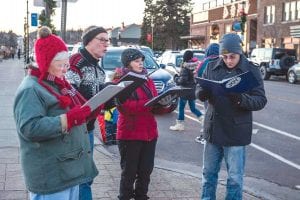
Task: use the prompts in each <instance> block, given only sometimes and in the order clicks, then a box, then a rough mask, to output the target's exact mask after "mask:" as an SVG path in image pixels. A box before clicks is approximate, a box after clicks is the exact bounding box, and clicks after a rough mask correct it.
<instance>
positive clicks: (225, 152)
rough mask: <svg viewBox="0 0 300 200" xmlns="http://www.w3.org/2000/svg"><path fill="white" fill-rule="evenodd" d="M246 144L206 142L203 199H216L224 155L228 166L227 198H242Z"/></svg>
mask: <svg viewBox="0 0 300 200" xmlns="http://www.w3.org/2000/svg"><path fill="white" fill-rule="evenodd" d="M245 154H246V148H245V146H230V147H223V146H217V145H214V144H212V143H209V142H206V143H205V145H204V151H203V172H202V195H201V199H202V200H215V199H216V189H217V184H218V173H219V171H220V168H221V163H222V160H223V157H224V160H225V163H226V168H227V174H228V178H227V187H226V198H225V199H226V200H229V199H230V200H241V199H242V197H243V175H244V168H245Z"/></svg>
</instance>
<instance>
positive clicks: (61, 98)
mask: <svg viewBox="0 0 300 200" xmlns="http://www.w3.org/2000/svg"><path fill="white" fill-rule="evenodd" d="M35 54H36V62H37V64H38V68H32V69H31V70H30V71H29V75H28V76H26V77H25V78H24V80H23V82H22V83H21V85H20V86H19V88H18V90H17V93H16V97H15V102H14V118H15V122H16V127H17V132H18V136H19V140H20V151H21V163H22V168H23V172H24V177H25V184H26V187H27V188H28V190H29V191H30V199H31V200H42V199H43V200H45V199H47V200H52V199H53V200H54V199H55V200H57V199H68V200H78V199H79V185H80V184H81V183H84V182H86V181H92V180H93V178H94V177H95V176H96V175H97V174H98V171H97V169H96V166H95V164H94V161H93V159H92V155H91V152H90V143H89V140H88V138H87V136H86V134H85V133H86V132H87V128H86V119H87V118H88V117H90V115H91V110H90V108H89V107H87V106H85V107H81V106H82V104H83V103H84V102H85V99H84V98H83V97H82V96H81V95H80V94H79V93H78V92H77V91H76V90H75V89H74V88H73V87H72V86H71V85H70V84H69V83H68V82H67V81H66V80H65V78H64V75H65V73H66V72H67V70H68V68H69V66H70V65H69V59H68V49H67V47H66V45H65V43H64V42H63V41H62V40H61V39H60V38H58V37H57V36H55V35H53V34H51V31H50V29H49V28H48V27H42V28H41V29H40V30H39V38H38V39H37V41H36V43H35Z"/></svg>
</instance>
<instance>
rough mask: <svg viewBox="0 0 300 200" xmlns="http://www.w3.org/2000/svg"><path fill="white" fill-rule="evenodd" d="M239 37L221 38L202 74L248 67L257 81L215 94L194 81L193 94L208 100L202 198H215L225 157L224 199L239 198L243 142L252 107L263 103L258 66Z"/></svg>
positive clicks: (221, 74)
mask: <svg viewBox="0 0 300 200" xmlns="http://www.w3.org/2000/svg"><path fill="white" fill-rule="evenodd" d="M241 42H242V41H241V39H240V37H239V36H238V35H237V34H235V33H228V34H225V35H223V37H222V39H221V40H220V49H219V51H220V58H218V59H216V60H215V61H213V62H210V63H208V66H207V68H206V70H205V71H204V73H203V77H204V78H206V79H211V80H216V81H220V80H223V79H225V78H230V77H233V76H236V75H238V74H241V73H244V72H247V71H249V72H250V73H252V74H253V75H254V77H255V78H256V79H257V81H258V82H259V85H258V86H256V87H254V88H253V89H251V90H250V91H247V92H244V93H229V94H226V95H221V94H220V95H217V94H215V93H212V91H209V90H205V89H203V88H201V86H199V85H197V88H196V97H197V98H199V99H200V100H201V101H206V100H208V102H209V104H208V108H207V111H206V114H205V119H204V138H205V140H206V143H205V144H204V150H203V168H202V170H203V171H202V194H201V199H216V189H217V184H218V173H219V171H220V168H221V163H222V160H223V158H224V161H225V163H226V169H227V175H228V177H227V187H226V190H227V191H226V197H225V199H235V200H241V199H242V198H243V197H242V194H243V175H244V169H245V162H246V146H247V145H248V144H250V143H251V136H252V122H253V119H252V111H258V110H261V109H263V108H264V107H265V105H266V103H267V98H266V96H265V90H264V84H263V80H262V78H261V75H260V71H259V68H258V67H257V66H256V65H254V64H253V63H251V62H249V61H248V60H247V58H246V57H245V56H244V54H243V51H242V46H241Z"/></svg>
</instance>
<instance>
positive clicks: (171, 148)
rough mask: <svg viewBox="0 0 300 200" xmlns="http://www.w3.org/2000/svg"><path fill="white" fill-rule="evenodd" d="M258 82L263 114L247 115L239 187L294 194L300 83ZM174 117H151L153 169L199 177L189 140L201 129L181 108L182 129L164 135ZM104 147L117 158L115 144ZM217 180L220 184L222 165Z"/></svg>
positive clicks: (195, 146)
mask: <svg viewBox="0 0 300 200" xmlns="http://www.w3.org/2000/svg"><path fill="white" fill-rule="evenodd" d="M264 84H265V90H266V96H267V98H268V103H267V105H266V107H265V108H264V109H263V110H261V111H257V112H253V136H252V143H251V144H250V145H249V146H248V148H247V160H246V173H245V187H247V186H248V184H249V185H251V188H250V190H252V191H253V192H261V193H274V196H278V195H280V194H279V193H280V190H277V189H276V188H280V187H284V188H286V189H287V190H289V191H290V192H295V193H300V192H299V190H297V189H295V188H298V189H299V185H300V157H299V154H298V152H299V149H300V132H299V128H300V125H299V119H300V84H299V83H298V84H294V85H292V84H289V83H288V82H287V81H286V80H285V79H283V78H281V77H280V78H277V77H275V78H273V79H271V80H269V81H265V82H264ZM197 107H198V108H199V109H200V110H201V111H203V109H204V107H203V104H202V103H200V102H199V101H198V100H197ZM177 113H178V112H177V110H176V111H175V112H173V113H171V114H167V115H163V116H157V121H158V126H159V134H160V136H159V140H158V144H157V153H156V165H158V166H161V167H164V168H169V169H173V170H177V171H182V172H184V173H190V174H192V175H195V176H199V177H200V176H201V166H202V150H203V145H202V144H199V143H196V142H195V141H194V139H195V137H196V136H198V135H199V131H200V128H201V125H200V124H199V122H198V120H197V119H196V118H195V116H193V114H192V113H191V112H190V111H189V109H188V105H187V106H186V113H185V114H186V115H185V116H186V118H185V131H183V132H176V131H170V130H169V126H170V125H173V124H174V123H175V120H176V117H177ZM108 149H109V151H110V152H112V153H115V154H118V151H117V148H116V147H115V146H114V147H108ZM220 176H221V182H224V184H225V183H226V181H224V180H226V173H225V165H224V163H223V166H222V172H221V174H220ZM257 182H259V183H260V184H256V183H257ZM264 182H266V183H270V184H271V183H272V187H269V188H263V189H262V188H260V187H261V185H262V183H264ZM277 193H278V194H277ZM282 195H283V194H282ZM299 195H300V194H299ZM283 198H284V197H283ZM287 199H288V198H287Z"/></svg>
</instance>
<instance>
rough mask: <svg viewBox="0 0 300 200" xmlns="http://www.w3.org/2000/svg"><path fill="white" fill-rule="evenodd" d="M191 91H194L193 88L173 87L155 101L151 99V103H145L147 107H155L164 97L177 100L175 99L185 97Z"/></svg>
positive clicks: (155, 98)
mask: <svg viewBox="0 0 300 200" xmlns="http://www.w3.org/2000/svg"><path fill="white" fill-rule="evenodd" d="M191 90H192V88H186V87H181V86H174V87H171V88H170V89H168V90H167V91H165V92H164V93H162V94H160V95H158V96H156V97H154V98H153V99H151V100H150V101H148V102H147V103H145V106H153V105H155V104H158V102H159V101H160V100H161V99H162V98H164V97H166V96H168V95H171V96H172V100H173V99H175V98H177V97H181V96H185V95H186V94H187V93H188V92H190V91H191Z"/></svg>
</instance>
